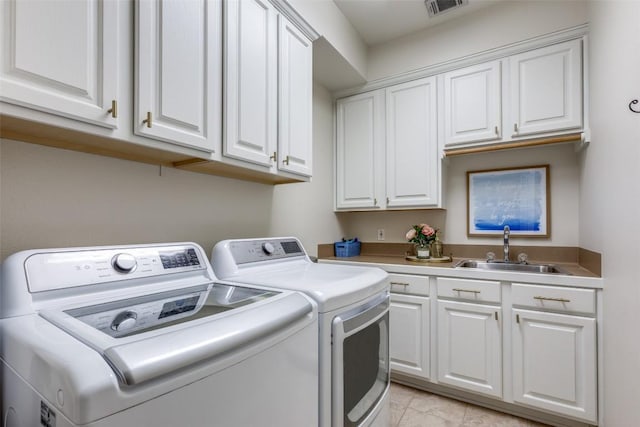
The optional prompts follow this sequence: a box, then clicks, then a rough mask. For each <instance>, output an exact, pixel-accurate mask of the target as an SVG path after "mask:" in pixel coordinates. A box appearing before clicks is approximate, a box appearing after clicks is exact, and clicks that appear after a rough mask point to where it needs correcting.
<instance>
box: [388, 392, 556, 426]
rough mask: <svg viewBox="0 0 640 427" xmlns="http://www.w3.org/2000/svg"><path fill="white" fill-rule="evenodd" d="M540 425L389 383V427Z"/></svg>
mask: <svg viewBox="0 0 640 427" xmlns="http://www.w3.org/2000/svg"><path fill="white" fill-rule="evenodd" d="M471 426H474V427H543V426H545V424H540V423H536V422H534V421H529V420H525V419H523V418H518V417H514V416H512V415H508V414H503V413H501V412H496V411H492V410H490V409H485V408H481V407H479V406H475V405H471V404H468V403H464V402H460V401H457V400H453V399H448V398H446V397H442V396H438V395H435V394H431V393H428V392H426V391H422V390H416V389H413V388H410V387H405V386H403V385H400V384H396V383H391V427H471Z"/></svg>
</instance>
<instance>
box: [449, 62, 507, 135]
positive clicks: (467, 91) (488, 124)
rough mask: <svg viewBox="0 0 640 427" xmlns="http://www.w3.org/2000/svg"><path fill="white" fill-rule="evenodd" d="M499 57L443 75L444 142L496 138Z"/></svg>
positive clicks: (498, 132) (498, 99)
mask: <svg viewBox="0 0 640 427" xmlns="http://www.w3.org/2000/svg"><path fill="white" fill-rule="evenodd" d="M500 76H501V75H500V61H493V62H489V63H486V64H480V65H475V66H473V67H467V68H463V69H460V70H455V71H451V72H449V73H446V74H445V75H444V112H443V114H444V126H445V134H444V135H445V145H457V144H463V143H468V142H479V141H492V140H497V139H500V131H501V127H502V121H501V119H500V115H501V114H502V108H501V90H500V88H501V78H500Z"/></svg>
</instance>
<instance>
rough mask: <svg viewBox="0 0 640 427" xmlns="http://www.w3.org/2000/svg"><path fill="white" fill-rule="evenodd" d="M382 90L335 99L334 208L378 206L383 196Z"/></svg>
mask: <svg viewBox="0 0 640 427" xmlns="http://www.w3.org/2000/svg"><path fill="white" fill-rule="evenodd" d="M383 99H384V92H382V91H375V92H367V93H363V94H360V95H355V96H351V97H348V98H343V99H339V100H338V101H337V105H336V109H337V119H336V128H337V137H336V175H337V176H336V208H338V209H341V208H342V209H361V208H378V207H379V206H380V205H379V202H381V198H382V197H384V158H383V147H384V145H383V144H384V141H383V138H384V122H383V120H384V104H383Z"/></svg>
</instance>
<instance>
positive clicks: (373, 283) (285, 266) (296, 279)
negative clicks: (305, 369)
mask: <svg viewBox="0 0 640 427" xmlns="http://www.w3.org/2000/svg"><path fill="white" fill-rule="evenodd" d="M387 276H388V275H387V273H386V272H385V271H384V270H382V269H380V268H375V267H359V266H351V265H332V264H315V263H310V262H284V263H280V264H269V265H263V266H259V267H254V268H249V269H245V270H243V271H242V272H240V273H239V274H238V275H236V276H234V277H232V278H228V280H233V281H234V282H236V283H248V284H254V285H261V286H268V287H273V288H280V289H290V290H294V291H300V292H304V293H305V294H307V295H308V296H310V297H311V298H313V299H314V300H315V301H316V302H317V303H318V311H320V312H323V313H324V312H328V311H333V310H336V309H339V308H342V307H345V306H347V305H350V304H352V303H356V302H358V301H361V300H364V299H366V298H368V297H370V296H371V295H373V294H375V293H377V292H381V291H384V290H385V289H387V288H388V283H387V280H386V279H387Z"/></svg>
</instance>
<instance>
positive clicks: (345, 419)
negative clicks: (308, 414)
mask: <svg viewBox="0 0 640 427" xmlns="http://www.w3.org/2000/svg"><path fill="white" fill-rule="evenodd" d="M211 263H212V266H213V269H214V271H215V274H216V275H217V276H218V277H220V278H223V279H225V280H228V281H233V282H234V283H237V284H250V285H252V286H253V285H261V286H270V287H274V288H283V289H290V290H296V291H301V292H304V293H306V294H307V295H308V296H310V297H312V298H313V299H314V300H315V301H316V302H317V303H318V311H319V319H320V320H319V327H320V330H319V333H320V335H319V340H320V344H319V346H320V402H319V405H320V424H319V425H320V426H321V427H329V426H333V427H343V426H344V427H347V426H384V427H388V426H389V425H390V423H391V421H390V410H389V398H388V395H389V392H388V389H389V289H388V286H389V285H388V282H387V273H386V272H385V271H383V270H381V269H378V268H368V267H355V266H338V265H330V264H316V263H313V262H311V260H310V259H309V257H308V256H307V254H306V252H305V251H304V249H303V247H302V244H301V243H300V242H299V241H298V240H297V239H296V238H293V237H288V238H265V239H242V240H225V241H222V242H219V243H218V244H216V245H215V247H214V248H213V251H212V257H211Z"/></svg>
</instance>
